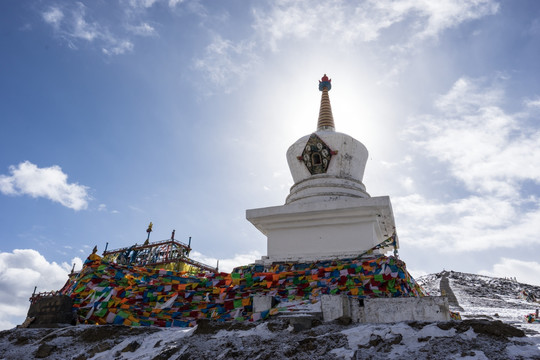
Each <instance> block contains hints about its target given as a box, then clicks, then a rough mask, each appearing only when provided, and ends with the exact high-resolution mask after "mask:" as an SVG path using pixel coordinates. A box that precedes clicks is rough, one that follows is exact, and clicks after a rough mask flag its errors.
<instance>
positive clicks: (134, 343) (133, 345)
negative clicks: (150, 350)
mask: <svg viewBox="0 0 540 360" xmlns="http://www.w3.org/2000/svg"><path fill="white" fill-rule="evenodd" d="M140 346H141V344H139V343H138V342H137V341H132V342H130V343H129V344H127V345H126V347H125V348H123V349H122V350H120V352H134V351H135V350H137V349H138V348H139V347H140Z"/></svg>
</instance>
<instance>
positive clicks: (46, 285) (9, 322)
mask: <svg viewBox="0 0 540 360" xmlns="http://www.w3.org/2000/svg"><path fill="white" fill-rule="evenodd" d="M72 262H73V263H76V264H77V265H78V266H76V269H80V268H81V266H82V260H81V259H80V258H74V259H73V260H72ZM69 271H71V265H70V264H67V263H62V264H60V265H59V264H57V263H55V262H52V263H51V262H48V261H47V260H46V259H45V258H44V257H43V256H42V255H41V254H39V252H37V251H36V250H31V249H23V250H21V249H15V250H13V252H2V253H0V329H8V328H12V327H14V326H15V325H18V324H21V323H22V322H23V321H24V319H25V318H26V313H27V312H28V307H29V302H28V299H29V298H30V296H31V295H32V292H33V290H34V286H37V292H41V291H51V290H60V288H61V287H62V286H63V285H64V284H65V282H66V281H67V279H68V277H67V274H68V272H69Z"/></svg>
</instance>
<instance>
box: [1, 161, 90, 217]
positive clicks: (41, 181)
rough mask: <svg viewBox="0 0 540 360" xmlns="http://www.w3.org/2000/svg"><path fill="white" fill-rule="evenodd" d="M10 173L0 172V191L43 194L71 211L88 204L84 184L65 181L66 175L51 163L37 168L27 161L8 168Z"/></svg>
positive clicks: (32, 195) (16, 193) (13, 193)
mask: <svg viewBox="0 0 540 360" xmlns="http://www.w3.org/2000/svg"><path fill="white" fill-rule="evenodd" d="M9 172H10V175H0V192H1V193H3V194H5V195H29V196H31V197H33V198H39V197H43V198H46V199H49V200H52V201H54V202H57V203H60V204H62V205H63V206H65V207H68V208H70V209H73V210H76V211H77V210H82V209H86V208H87V207H88V200H89V198H90V197H89V195H88V192H87V190H88V187H86V186H84V185H79V184H77V183H71V184H70V183H68V182H67V178H68V176H67V175H66V174H65V173H64V172H63V171H62V169H61V168H60V167H59V166H57V165H53V166H51V167H46V168H38V167H37V166H36V165H34V164H32V163H31V162H29V161H25V162H22V163H20V164H19V165H17V166H13V165H12V166H10V167H9Z"/></svg>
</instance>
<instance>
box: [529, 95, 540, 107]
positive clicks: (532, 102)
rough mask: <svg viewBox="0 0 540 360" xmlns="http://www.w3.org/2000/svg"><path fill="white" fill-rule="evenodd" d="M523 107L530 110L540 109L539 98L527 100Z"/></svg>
mask: <svg viewBox="0 0 540 360" xmlns="http://www.w3.org/2000/svg"><path fill="white" fill-rule="evenodd" d="M525 106H527V107H531V108H540V97H539V98H536V99H532V100H531V99H527V100H525Z"/></svg>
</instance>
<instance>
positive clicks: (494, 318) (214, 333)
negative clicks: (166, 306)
mask: <svg viewBox="0 0 540 360" xmlns="http://www.w3.org/2000/svg"><path fill="white" fill-rule="evenodd" d="M418 281H419V283H421V284H422V285H423V286H424V289H425V290H427V291H428V292H429V293H430V294H431V295H438V294H440V292H441V284H442V285H443V290H444V291H445V293H446V295H448V296H449V298H450V297H451V295H454V296H455V300H454V301H453V302H452V305H451V307H452V309H453V310H458V311H460V313H461V315H462V316H463V319H464V321H462V322H447V323H433V324H422V323H398V324H390V325H385V324H366V325H357V324H347V321H346V319H342V321H341V322H335V323H321V322H320V321H318V320H313V321H312V326H311V328H308V329H302V328H301V327H300V328H295V327H293V326H291V325H290V322H291V317H289V318H287V317H276V318H273V319H272V320H270V321H267V322H258V323H222V324H212V323H209V322H204V323H201V324H200V325H198V327H197V328H191V329H177V328H173V329H161V328H128V327H123V326H77V327H69V328H63V329H14V330H10V331H4V332H1V333H0V359H26V358H32V357H36V358H37V357H40V358H46V359H78V360H83V359H156V360H157V359H393V358H407V359H540V334H539V331H540V324H527V323H525V321H524V316H525V315H526V314H527V313H530V312H534V310H535V309H536V307H537V306H539V305H540V304H538V303H534V302H531V301H527V300H526V299H525V298H523V297H522V295H521V292H522V290H525V293H527V294H532V295H533V296H537V297H538V296H539V295H540V288H539V287H535V286H531V285H526V284H519V283H517V282H515V281H512V280H509V279H497V278H491V277H486V276H479V275H473V274H464V273H458V272H443V273H439V274H431V275H427V276H424V277H422V278H420V279H418ZM445 284H447V285H445ZM530 298H532V296H530ZM304 307H305V306H304ZM303 311H304V312H305V311H309V309H305V308H304V309H303ZM293 312H294V311H293ZM289 316H291V315H289ZM298 316H301V315H298V314H297V315H296V318H298ZM524 334H526V336H523V335H524Z"/></svg>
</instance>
